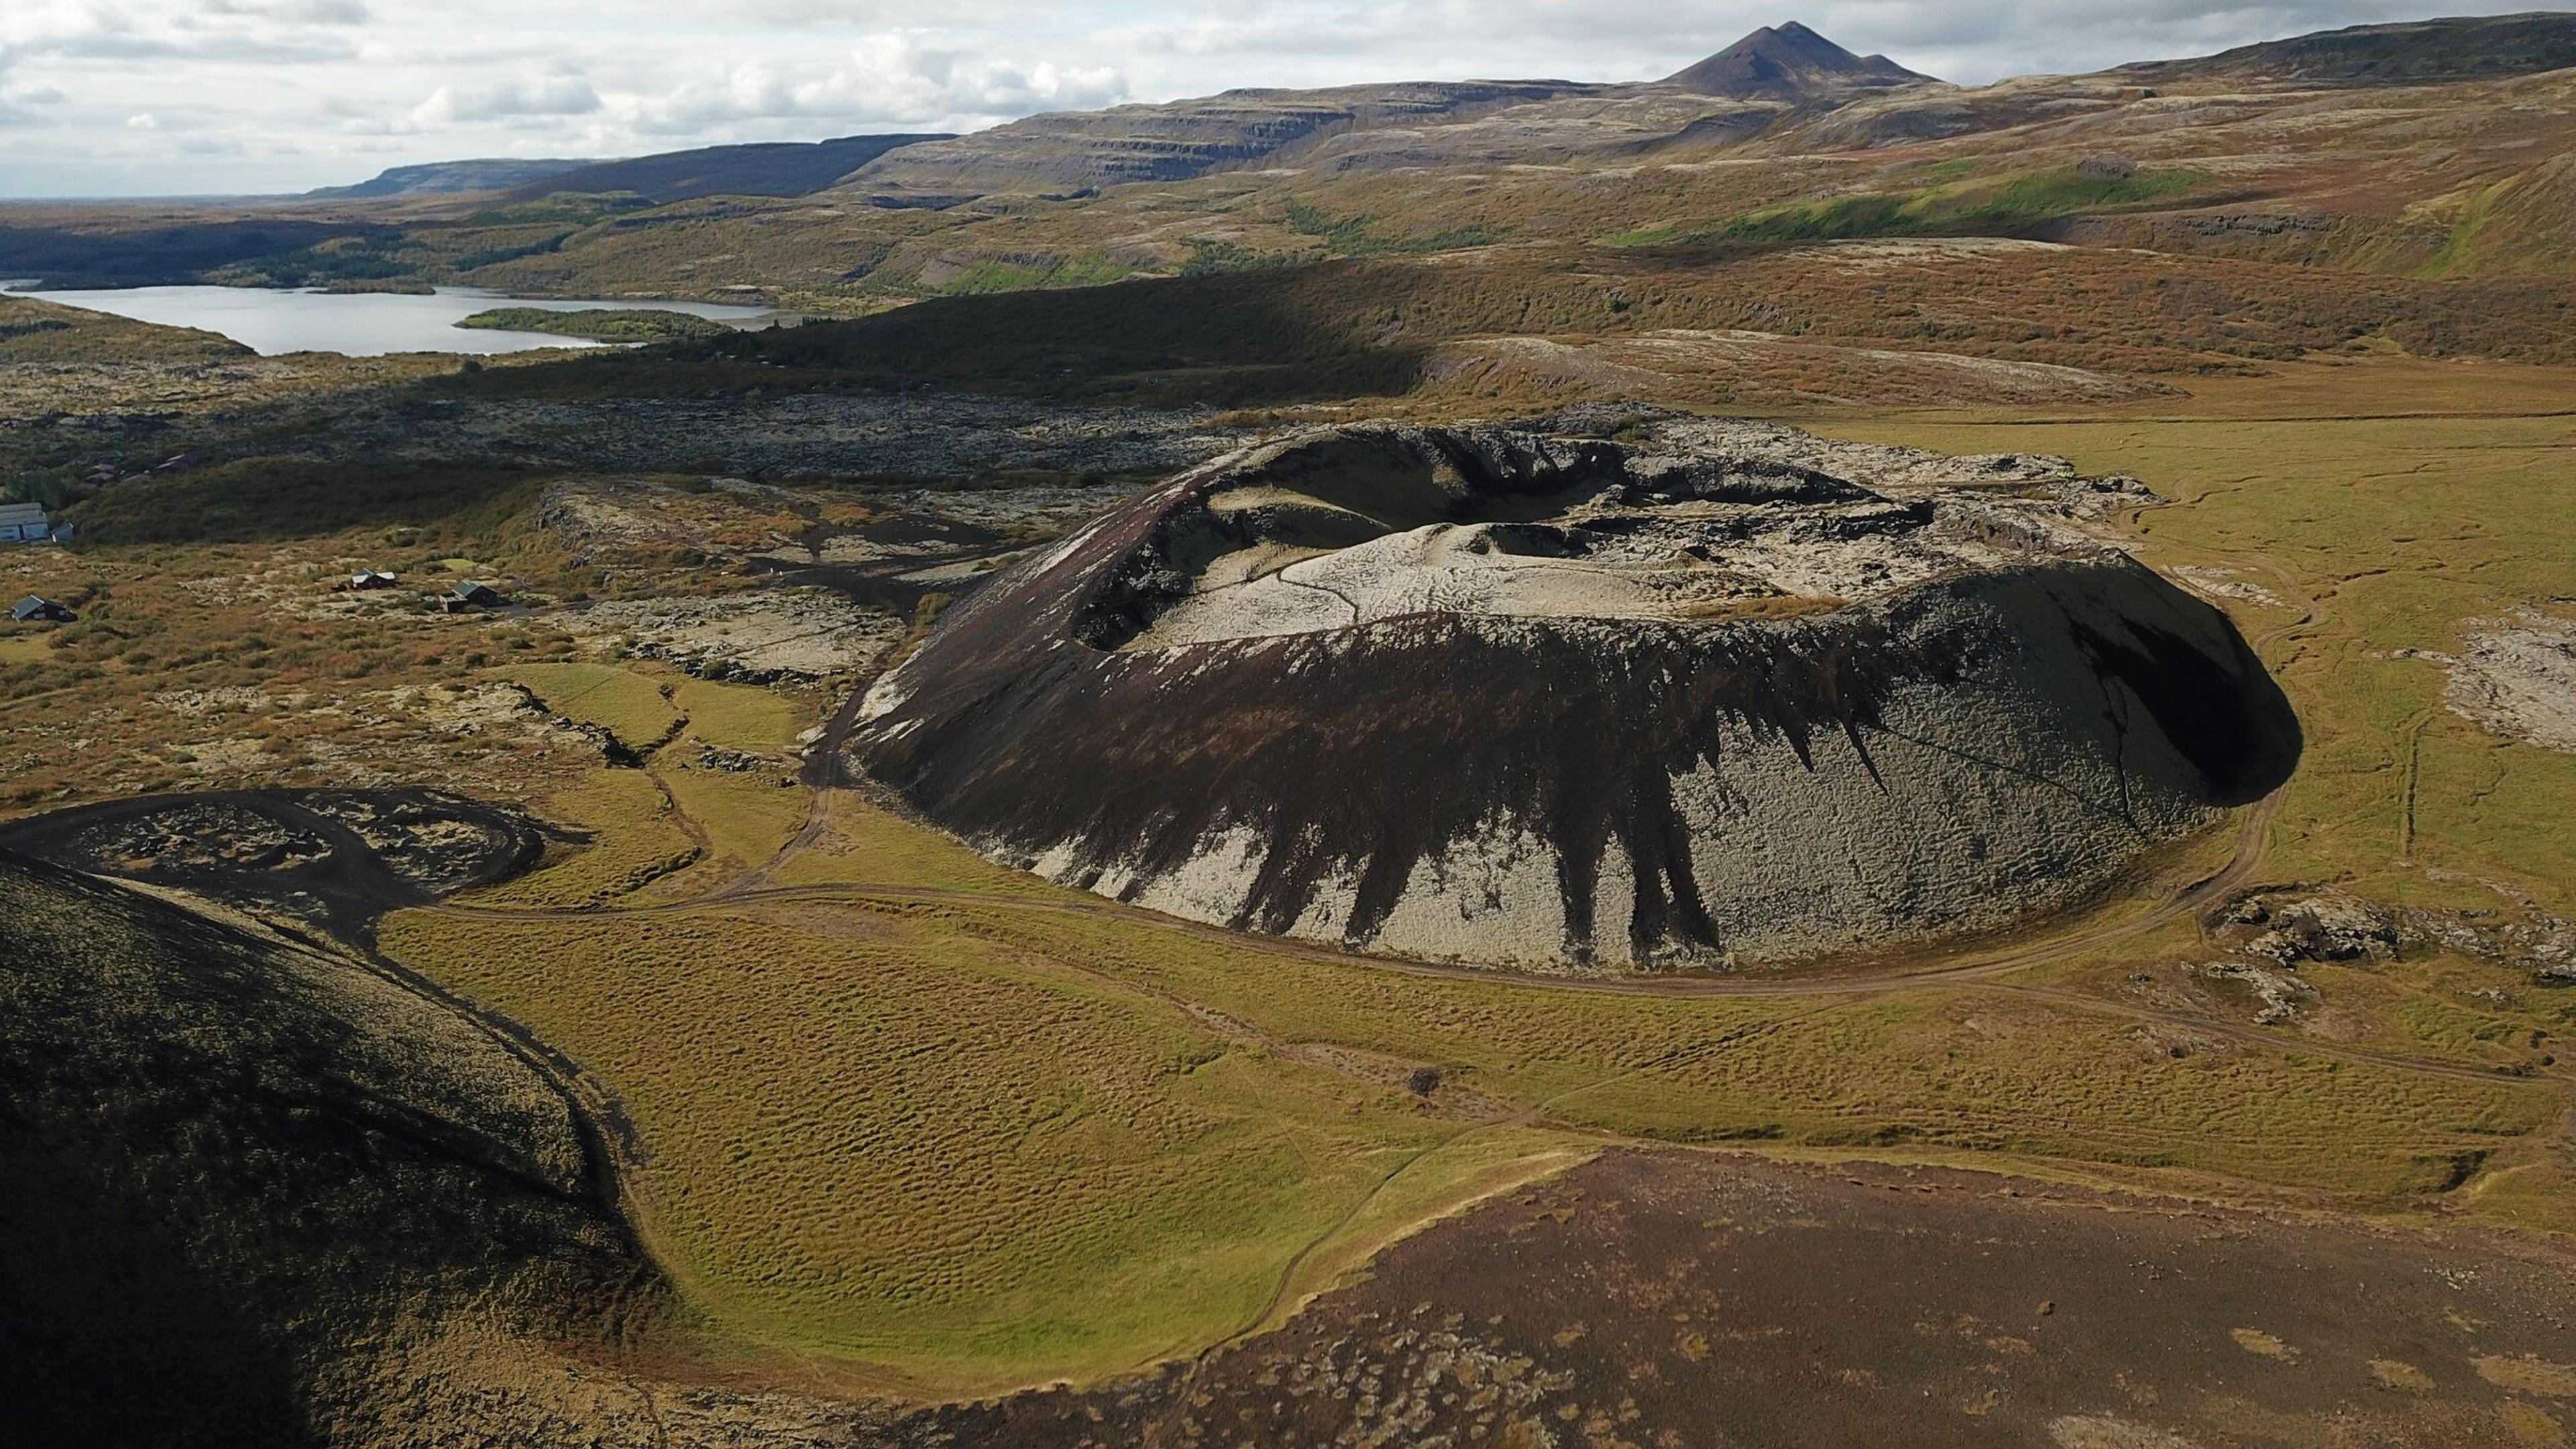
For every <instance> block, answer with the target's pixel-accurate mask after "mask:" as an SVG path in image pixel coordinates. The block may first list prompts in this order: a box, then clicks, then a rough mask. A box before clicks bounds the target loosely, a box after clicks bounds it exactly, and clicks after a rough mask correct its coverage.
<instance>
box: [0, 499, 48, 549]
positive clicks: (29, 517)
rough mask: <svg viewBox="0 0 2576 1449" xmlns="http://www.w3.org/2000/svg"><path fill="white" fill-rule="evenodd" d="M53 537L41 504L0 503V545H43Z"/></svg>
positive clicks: (43, 506)
mask: <svg viewBox="0 0 2576 1449" xmlns="http://www.w3.org/2000/svg"><path fill="white" fill-rule="evenodd" d="M53 536H54V527H53V525H52V524H50V523H48V522H46V521H45V505H43V504H41V503H0V543H43V542H45V541H46V540H47V539H50V538H52V537H53Z"/></svg>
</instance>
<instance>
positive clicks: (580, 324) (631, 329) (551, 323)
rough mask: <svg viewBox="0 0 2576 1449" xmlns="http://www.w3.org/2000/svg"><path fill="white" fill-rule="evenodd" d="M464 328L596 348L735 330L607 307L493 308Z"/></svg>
mask: <svg viewBox="0 0 2576 1449" xmlns="http://www.w3.org/2000/svg"><path fill="white" fill-rule="evenodd" d="M456 325H457V326H459V327H479V328H488V329H491V330H495V331H503V332H543V333H545V334H547V335H548V336H551V337H587V338H589V339H591V340H592V341H594V342H666V341H669V340H671V339H672V338H675V337H721V336H723V335H725V334H726V333H729V332H731V331H733V330H734V329H733V328H731V327H728V326H726V325H725V324H724V323H722V322H718V321H716V320H714V319H713V318H708V317H697V316H692V315H691V314H689V313H687V312H673V311H669V310H667V309H664V308H659V307H613V308H610V307H602V308H584V309H582V310H579V311H571V312H567V311H562V310H560V309H557V308H552V307H493V308H489V309H487V310H485V311H481V312H477V313H475V314H474V315H473V316H471V317H467V318H464V319H462V320H460V321H459V322H457V324H456Z"/></svg>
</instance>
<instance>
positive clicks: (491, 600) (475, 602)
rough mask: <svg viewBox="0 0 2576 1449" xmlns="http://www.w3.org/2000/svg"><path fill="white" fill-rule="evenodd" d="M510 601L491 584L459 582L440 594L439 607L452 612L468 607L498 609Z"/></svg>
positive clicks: (459, 611) (458, 611)
mask: <svg viewBox="0 0 2576 1449" xmlns="http://www.w3.org/2000/svg"><path fill="white" fill-rule="evenodd" d="M508 602H509V600H507V599H505V598H503V597H501V591H500V590H499V589H496V588H494V587H492V586H491V585H490V584H458V585H457V586H456V587H455V588H452V589H449V590H448V591H447V592H446V593H443V594H441V595H439V596H438V607H440V608H442V609H445V610H446V611H447V612H449V613H451V614H455V613H461V612H463V611H464V610H467V609H497V608H499V607H501V606H502V605H503V604H506V603H508Z"/></svg>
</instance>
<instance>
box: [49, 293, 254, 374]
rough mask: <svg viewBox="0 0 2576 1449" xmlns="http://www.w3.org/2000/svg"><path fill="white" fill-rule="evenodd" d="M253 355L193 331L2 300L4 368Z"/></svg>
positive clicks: (212, 335)
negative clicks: (67, 363)
mask: <svg viewBox="0 0 2576 1449" xmlns="http://www.w3.org/2000/svg"><path fill="white" fill-rule="evenodd" d="M250 355H251V350H250V349H249V348H247V347H244V346H242V345H241V344H240V343H238V342H235V341H233V340H232V339H231V338H228V337H222V336H218V335H217V334H215V333H212V332H201V331H198V330H197V329H195V328H192V327H157V326H154V325H153V324H151V323H149V322H135V321H130V320H128V319H126V318H123V317H114V316H110V315H108V314H107V313H105V312H92V311H89V310H88V309H86V308H81V307H62V306H57V305H55V304H54V303H51V302H39V301H36V300H34V299H32V298H27V297H0V366H7V365H10V364H23V363H65V362H108V363H115V362H219V361H226V360H229V359H232V358H240V357H248V356H250Z"/></svg>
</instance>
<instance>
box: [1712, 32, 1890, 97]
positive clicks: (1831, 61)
mask: <svg viewBox="0 0 2576 1449" xmlns="http://www.w3.org/2000/svg"><path fill="white" fill-rule="evenodd" d="M1930 79H1932V77H1930V76H1927V75H1921V74H1918V73H1916V72H1914V71H1910V70H1907V69H1906V68H1905V67H1903V66H1901V65H1898V64H1897V63H1896V62H1895V61H1892V60H1889V59H1888V58H1887V57H1886V56H1883V55H1854V54H1852V53H1851V52H1850V51H1848V50H1845V49H1843V48H1842V47H1841V46H1839V45H1836V44H1834V43H1833V42H1832V41H1830V40H1827V39H1826V38H1824V37H1823V36H1821V35H1818V34H1817V33H1816V32H1815V31H1813V30H1810V29H1808V28H1807V27H1806V26H1804V25H1801V24H1799V23H1798V22H1797V21H1795V20H1791V21H1787V22H1785V23H1783V24H1780V25H1776V26H1774V25H1765V26H1763V27H1762V28H1761V29H1759V30H1756V31H1754V32H1753V33H1752V34H1750V35H1748V36H1746V37H1744V38H1743V39H1742V40H1739V41H1737V42H1735V43H1734V44H1733V45H1730V46H1728V47H1727V48H1726V49H1724V50H1721V51H1719V52H1718V53H1717V54H1715V55H1712V56H1710V57H1709V58H1708V59H1706V60H1703V61H1701V62H1700V63H1699V64H1697V65H1695V66H1692V67H1690V68H1689V69H1688V70H1683V71H1678V72H1675V73H1674V74H1672V75H1669V76H1666V77H1664V84H1666V85H1674V86H1680V87H1681V88H1683V89H1684V90H1693V91H1698V92H1700V93H1701V94H1703V95H1712V96H1727V97H1730V98H1732V99H1735V100H1774V101H1803V100H1808V99H1811V98H1813V97H1815V96H1817V95H1820V94H1824V93H1827V92H1832V91H1842V90H1850V89H1853V88H1855V87H1862V86H1898V85H1905V84H1908V83H1910V82H1913V81H1926V80H1930Z"/></svg>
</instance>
